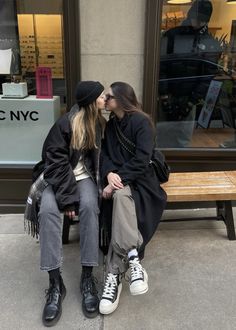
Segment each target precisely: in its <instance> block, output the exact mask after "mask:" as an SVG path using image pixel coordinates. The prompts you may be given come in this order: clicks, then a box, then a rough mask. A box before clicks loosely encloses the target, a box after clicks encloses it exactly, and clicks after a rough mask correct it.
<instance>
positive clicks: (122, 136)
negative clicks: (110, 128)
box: [114, 120, 136, 156]
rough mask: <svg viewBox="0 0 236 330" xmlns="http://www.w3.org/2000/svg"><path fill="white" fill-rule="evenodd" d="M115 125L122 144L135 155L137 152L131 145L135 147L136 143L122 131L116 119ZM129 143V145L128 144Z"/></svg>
mask: <svg viewBox="0 0 236 330" xmlns="http://www.w3.org/2000/svg"><path fill="white" fill-rule="evenodd" d="M114 126H115V131H116V136H117V138H118V140H119V142H120V144H121V146H122V147H123V148H124V149H125V150H126V151H128V152H129V153H130V154H131V155H132V156H135V152H134V151H132V150H130V148H129V147H131V149H132V147H133V149H135V147H136V146H135V144H134V143H133V142H132V141H130V140H129V139H128V138H127V137H126V136H125V135H124V134H123V133H122V131H121V129H120V128H119V126H118V125H117V123H116V122H115V120H114ZM128 144H129V146H128Z"/></svg>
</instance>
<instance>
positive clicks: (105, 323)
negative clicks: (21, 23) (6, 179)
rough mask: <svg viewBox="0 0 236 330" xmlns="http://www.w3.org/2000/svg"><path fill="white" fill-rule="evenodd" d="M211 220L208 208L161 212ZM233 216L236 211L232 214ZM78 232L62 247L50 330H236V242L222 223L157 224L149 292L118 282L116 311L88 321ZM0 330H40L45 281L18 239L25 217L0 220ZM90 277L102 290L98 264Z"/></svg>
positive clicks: (29, 244) (35, 246)
mask: <svg viewBox="0 0 236 330" xmlns="http://www.w3.org/2000/svg"><path fill="white" fill-rule="evenodd" d="M193 212H194V213H197V215H198V216H202V215H204V216H210V215H213V214H214V210H213V209H208V210H206V209H204V210H201V211H200V210H188V211H180V210H178V211H173V210H172V211H171V210H169V211H166V212H165V215H164V218H165V217H168V218H170V217H176V213H178V214H177V217H180V216H186V217H188V216H189V215H190V214H191V213H193ZM234 216H235V217H236V209H234ZM78 230H79V226H78V225H75V226H72V228H71V233H70V244H69V245H66V246H64V267H63V278H64V282H65V284H66V287H67V296H66V298H65V300H64V302H63V313H62V317H61V319H60V321H59V323H58V324H57V325H56V326H55V327H54V328H53V329H55V330H57V329H58V330H59V329H66V330H83V329H86V330H89V329H93V330H121V329H122V330H126V329H127V330H144V329H145V330H222V329H224V330H233V329H236V261H235V259H236V241H229V240H228V239H227V236H226V229H225V226H224V224H223V223H222V222H215V221H214V222H210V221H204V222H203V221H202V222H199V221H196V222H184V223H183V222H178V223H162V224H161V225H160V226H159V230H158V231H157V233H156V234H155V236H154V237H153V239H152V241H151V242H150V243H149V245H148V247H147V249H146V255H145V259H144V261H143V265H144V267H145V268H146V270H147V273H148V275H149V291H148V293H146V294H144V295H141V296H131V295H130V293H129V287H128V283H127V282H125V281H124V285H123V291H122V293H121V297H120V304H119V307H118V309H117V310H116V311H115V312H114V313H113V314H111V315H108V316H105V317H103V316H98V317H97V318H95V319H86V318H85V317H84V316H83V314H82V311H81V296H80V292H79V278H80V270H81V267H80V259H79V233H78ZM0 258H1V263H0V267H1V268H0V274H1V279H0V292H1V293H0V297H1V298H0V329H1V330H12V329H14V330H21V329H22V330H38V329H45V327H43V325H42V322H41V314H42V309H43V306H44V302H45V298H44V296H45V293H44V290H45V289H47V285H48V275H47V273H46V274H45V273H44V272H41V271H39V243H38V242H37V240H36V239H33V238H31V237H30V236H28V235H26V234H24V230H23V215H0ZM102 263H103V262H102V256H101V267H99V269H97V270H96V275H97V278H98V281H99V288H100V292H101V291H102V280H103V265H102Z"/></svg>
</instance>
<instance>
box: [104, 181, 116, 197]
mask: <svg viewBox="0 0 236 330" xmlns="http://www.w3.org/2000/svg"><path fill="white" fill-rule="evenodd" d="M113 190H115V189H113V188H112V187H111V185H110V184H108V185H107V186H106V187H105V188H104V189H103V191H102V197H103V198H105V199H110V198H111V197H112V194H113Z"/></svg>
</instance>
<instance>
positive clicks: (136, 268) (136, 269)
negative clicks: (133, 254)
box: [129, 258, 143, 282]
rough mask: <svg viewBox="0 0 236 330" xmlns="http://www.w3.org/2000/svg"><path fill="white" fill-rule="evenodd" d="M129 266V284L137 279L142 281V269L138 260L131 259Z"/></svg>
mask: <svg viewBox="0 0 236 330" xmlns="http://www.w3.org/2000/svg"><path fill="white" fill-rule="evenodd" d="M129 264H130V273H131V274H130V280H131V282H133V281H135V280H137V279H143V267H142V265H141V264H140V263H139V260H138V259H136V258H135V259H133V260H130V261H129Z"/></svg>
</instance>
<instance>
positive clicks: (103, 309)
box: [99, 283, 122, 315]
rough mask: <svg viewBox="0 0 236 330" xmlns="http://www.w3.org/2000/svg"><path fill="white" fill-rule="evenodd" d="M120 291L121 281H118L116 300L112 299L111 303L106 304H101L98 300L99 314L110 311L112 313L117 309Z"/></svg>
mask: <svg viewBox="0 0 236 330" xmlns="http://www.w3.org/2000/svg"><path fill="white" fill-rule="evenodd" d="M121 291H122V283H120V284H119V286H118V292H117V298H116V301H114V303H113V304H111V305H106V306H101V302H100V305H99V312H100V313H101V314H105V315H107V314H111V313H113V312H114V311H115V310H116V309H117V307H118V304H119V299H120V294H121ZM101 301H102V300H101Z"/></svg>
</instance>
